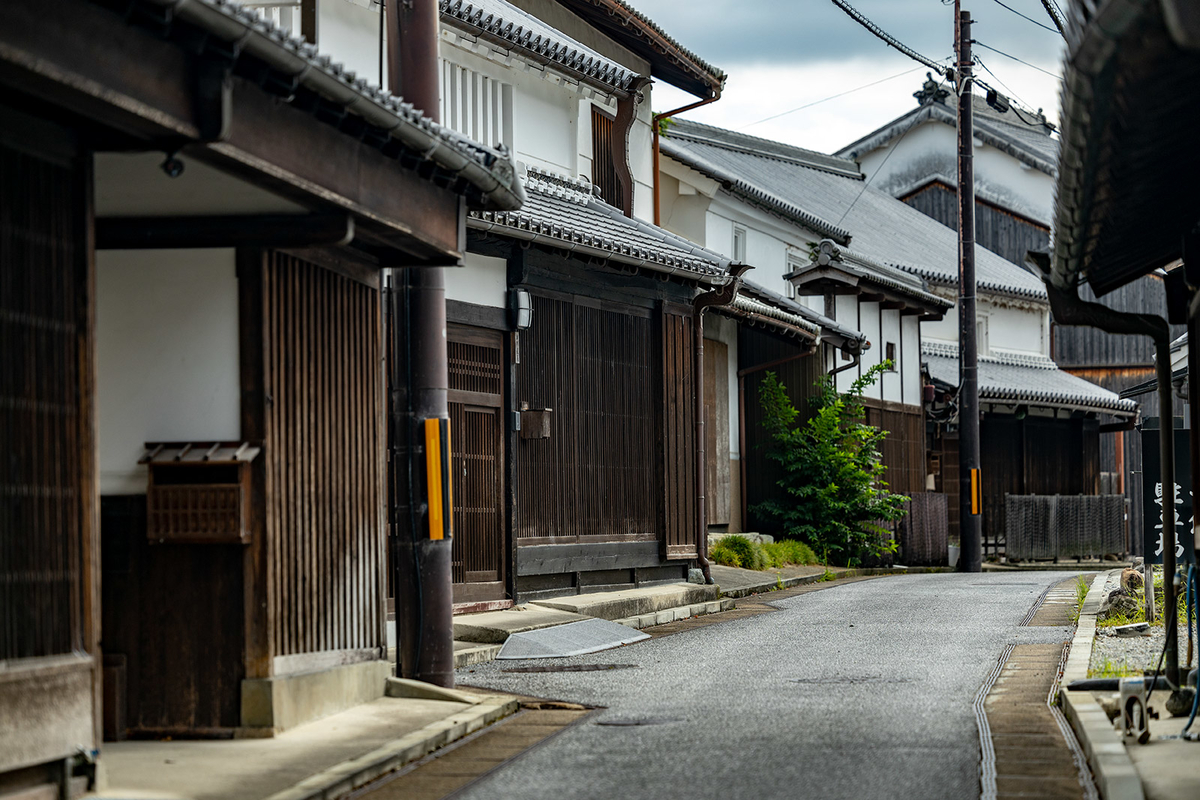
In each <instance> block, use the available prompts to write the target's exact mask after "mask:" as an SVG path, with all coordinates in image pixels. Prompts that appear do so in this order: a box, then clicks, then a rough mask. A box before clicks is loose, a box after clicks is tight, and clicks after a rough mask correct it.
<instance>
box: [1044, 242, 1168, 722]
mask: <svg viewBox="0 0 1200 800" xmlns="http://www.w3.org/2000/svg"><path fill="white" fill-rule="evenodd" d="M1029 260H1030V261H1032V262H1033V263H1034V264H1035V265H1036V266H1037V267H1038V268H1039V269H1040V270H1041V271H1042V274H1043V276H1045V277H1046V278H1047V279H1046V280H1045V281H1044V282H1045V284H1046V293H1047V295H1048V296H1049V298H1050V310H1051V312H1053V315H1054V319H1055V320H1056V321H1057V322H1058V324H1060V325H1087V326H1090V327H1093V328H1099V329H1100V330H1102V331H1106V332H1108V333H1121V334H1132V335H1135V336H1149V337H1150V338H1151V339H1153V340H1154V356H1155V357H1154V366H1155V374H1156V377H1157V379H1158V403H1159V425H1158V439H1159V462H1160V467H1161V476H1162V484H1163V487H1164V488H1166V489H1167V490H1168V491H1169V492H1170V493H1171V494H1170V495H1169V496H1170V497H1173V496H1174V487H1175V420H1174V416H1173V414H1172V413H1171V410H1172V407H1173V405H1174V402H1173V400H1172V397H1171V394H1172V393H1171V328H1170V326H1169V325H1168V324H1167V321H1166V320H1165V319H1163V318H1162V317H1160V316H1156V315H1154V314H1135V313H1130V312H1126V311H1114V310H1113V309H1111V308H1109V307H1108V306H1105V305H1102V304H1100V303H1093V302H1089V301H1086V300H1082V299H1080V297H1079V293H1078V289H1077V288H1076V287H1074V286H1072V287H1069V288H1066V289H1063V288H1060V287H1058V286H1055V285H1054V283H1053V282H1052V281H1050V280H1049V279H1048V276H1049V275H1050V257H1049V255H1048V254H1046V253H1032V252H1031V253H1030V254H1029ZM1164 495H1165V493H1164ZM1162 509H1163V581H1164V587H1165V589H1166V591H1164V593H1163V600H1164V602H1163V614H1164V618H1165V619H1167V620H1174V619H1175V616H1176V608H1175V606H1176V597H1175V592H1174V591H1173V588H1172V581H1173V579H1174V575H1175V547H1174V543H1173V542H1171V541H1169V540H1168V537H1167V531H1174V530H1175V504H1174V503H1173V502H1170V500H1169V499H1168V496H1164V498H1163V504H1162ZM1146 556H1147V558H1149V556H1150V554H1149V553H1147V554H1146ZM1149 578H1150V575H1149V569H1147V582H1146V585H1147V587H1148V589H1150V588H1152V587H1153V585H1154V584H1153V582H1152V581H1151V580H1149ZM1146 597H1147V606H1148V608H1147V612H1148V613H1147V618H1148V619H1150V618H1152V613H1153V612H1152V607H1151V606H1150V604H1151V603H1152V602H1153V597H1154V592H1153V591H1150V590H1148V591H1147V592H1146ZM1166 636H1167V644H1166V648H1165V649H1166V659H1165V662H1166V677H1167V681H1168V683H1170V685H1171V686H1172V687H1178V686H1179V645H1178V642H1177V641H1176V639H1177V636H1178V629H1177V626H1176V625H1174V624H1169V625H1167V626H1166ZM1179 694H1180V693H1179V691H1178V689H1175V691H1173V692H1172V696H1171V700H1176V699H1177V697H1176V696H1177V695H1179ZM1168 705H1170V701H1168Z"/></svg>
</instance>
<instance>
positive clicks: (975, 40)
mask: <svg viewBox="0 0 1200 800" xmlns="http://www.w3.org/2000/svg"><path fill="white" fill-rule="evenodd" d="M835 2H836V0H835ZM971 43H972V44H977V45H979V46H980V47H982V48H984V49H985V50H991V51H992V52H993V53H999V54H1000V55H1002V56H1004V57H1005V58H1011V59H1012V60H1013V61H1016V62H1017V63H1018V64H1024V65H1025V66H1027V67H1030V68H1032V69H1036V70H1037V71H1038V72H1044V73H1046V74H1047V75H1049V76H1050V77H1051V78H1055V79H1056V80H1060V81H1061V80H1062V76H1061V75H1055V74H1054V73H1053V72H1050V71H1049V70H1045V69H1042V68H1041V67H1039V66H1037V65H1036V64H1030V63H1029V62H1028V61H1023V60H1022V59H1019V58H1017V57H1016V56H1014V55H1010V54H1008V53H1006V52H1004V51H1003V50H997V49H996V48H994V47H992V46H991V45H987V44H984V43H983V42H981V41H979V40H977V39H972V40H971Z"/></svg>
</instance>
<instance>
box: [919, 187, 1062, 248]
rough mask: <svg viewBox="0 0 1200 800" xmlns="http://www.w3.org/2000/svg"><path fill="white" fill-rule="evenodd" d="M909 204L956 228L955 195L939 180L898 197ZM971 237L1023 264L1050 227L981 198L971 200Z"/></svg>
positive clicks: (1045, 238) (1043, 245) (1047, 238)
mask: <svg viewBox="0 0 1200 800" xmlns="http://www.w3.org/2000/svg"><path fill="white" fill-rule="evenodd" d="M902 199H903V200H904V202H905V203H908V204H909V205H910V206H912V207H913V208H915V209H917V210H918V211H920V212H921V213H922V214H925V215H926V216H929V217H933V218H934V219H936V220H937V221H938V222H940V223H942V224H943V225H946V226H947V227H950V228H955V229H957V228H958V196H957V195H956V193H955V190H954V189H952V188H950V187H949V186H946V185H945V184H943V183H931V184H929V185H928V186H927V187H925V188H924V189H921V190H920V191H918V192H915V193H914V194H911V195H909V196H908V197H904V198H902ZM975 241H977V242H978V243H979V244H980V246H982V247H986V248H987V249H988V250H991V251H992V252H993V253H995V254H997V255H998V256H1000V257H1001V258H1006V259H1008V260H1009V261H1011V262H1013V263H1014V264H1024V263H1025V254H1026V253H1027V252H1029V251H1030V250H1045V249H1046V247H1047V246H1048V245H1049V243H1050V231H1049V230H1047V229H1046V228H1045V227H1044V226H1041V225H1037V224H1035V223H1033V222H1030V221H1029V220H1027V219H1023V218H1021V217H1018V216H1016V215H1014V214H1011V213H1009V212H1007V211H1005V210H1004V209H1002V208H1000V207H999V206H995V205H992V204H991V203H988V202H987V201H985V200H979V199H976V201H975Z"/></svg>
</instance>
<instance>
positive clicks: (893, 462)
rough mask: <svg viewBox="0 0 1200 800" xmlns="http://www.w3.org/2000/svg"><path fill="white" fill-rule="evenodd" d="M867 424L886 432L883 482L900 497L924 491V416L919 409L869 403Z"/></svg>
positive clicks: (882, 452)
mask: <svg viewBox="0 0 1200 800" xmlns="http://www.w3.org/2000/svg"><path fill="white" fill-rule="evenodd" d="M864 405H865V406H866V410H867V419H866V422H867V423H868V424H870V425H874V426H875V427H877V428H879V429H880V430H884V431H887V437H886V438H885V439H884V440H883V446H882V447H881V448H880V455H881V456H882V458H881V459H880V460H881V461H882V462H883V465H884V466H885V467H887V472H886V473H884V480H886V481H887V483H888V487H889V488H890V489H891V490H892V491H893V492H897V493H899V494H904V495H912V494H916V493H918V492H923V491H925V468H926V467H925V415H924V413H923V411H922V409H921V407H920V406H905V405H900V404H898V403H887V402H880V401H878V400H867V401H865V403H864Z"/></svg>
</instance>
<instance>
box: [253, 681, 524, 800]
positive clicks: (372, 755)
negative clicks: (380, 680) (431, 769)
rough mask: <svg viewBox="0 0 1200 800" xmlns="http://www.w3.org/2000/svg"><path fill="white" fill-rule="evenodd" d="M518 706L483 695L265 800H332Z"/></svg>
mask: <svg viewBox="0 0 1200 800" xmlns="http://www.w3.org/2000/svg"><path fill="white" fill-rule="evenodd" d="M518 705H519V704H518V702H517V699H516V698H513V697H507V696H503V695H487V696H484V697H483V698H482V699H481V700H480V702H479V703H478V704H476V705H474V706H470V707H469V708H466V709H464V710H463V711H460V712H458V713H456V714H453V715H452V716H449V717H447V718H446V719H443V720H440V721H438V722H434V723H431V724H429V725H426V726H425V727H424V728H421V729H420V730H418V731H413V732H412V733H410V734H408V735H407V736H404V737H401V738H399V739H397V740H396V741H394V742H392V743H391V744H387V745H384V746H383V747H380V748H379V749H377V750H372V751H371V752H369V753H366V754H365V755H361V756H359V757H358V758H352V759H350V760H349V761H343V762H342V763H340V764H338V765H336V766H333V767H330V768H329V769H327V770H324V771H323V772H318V773H317V774H316V775H313V776H311V777H308V778H305V779H304V780H303V781H301V782H300V783H297V784H296V785H295V786H293V787H292V788H290V789H285V790H284V791H282V792H278V793H276V794H273V795H271V796H270V797H268V798H265V799H264V800H333V798H337V797H341V796H342V795H345V794H349V793H350V792H352V791H354V790H355V789H358V788H359V787H361V786H363V785H365V784H367V783H369V782H370V781H373V780H374V779H376V778H378V777H379V776H381V775H384V774H386V773H388V772H392V771H394V770H397V769H400V768H401V767H403V766H405V765H406V764H411V763H412V762H414V761H417V760H418V759H421V758H424V757H425V756H427V755H429V754H430V753H432V752H433V751H434V750H437V749H438V748H440V747H444V746H446V745H448V744H450V743H451V742H454V741H457V740H459V739H461V738H463V737H464V736H467V735H468V734H472V733H474V732H475V731H477V730H480V729H481V728H484V727H486V726H487V725H490V724H492V723H493V722H495V721H496V720H498V719H501V718H502V717H506V716H508V715H509V714H513V713H515V712H516V710H517V708H518Z"/></svg>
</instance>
